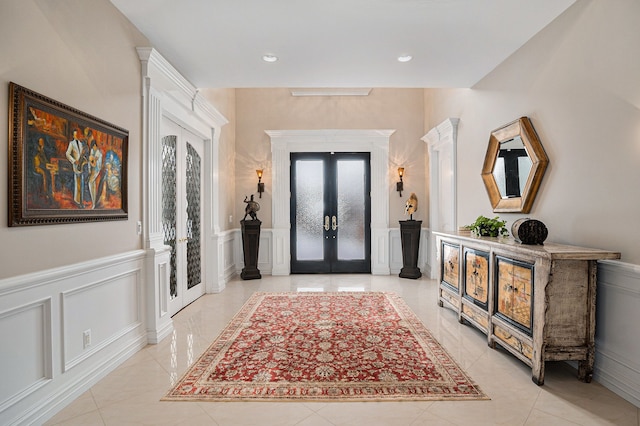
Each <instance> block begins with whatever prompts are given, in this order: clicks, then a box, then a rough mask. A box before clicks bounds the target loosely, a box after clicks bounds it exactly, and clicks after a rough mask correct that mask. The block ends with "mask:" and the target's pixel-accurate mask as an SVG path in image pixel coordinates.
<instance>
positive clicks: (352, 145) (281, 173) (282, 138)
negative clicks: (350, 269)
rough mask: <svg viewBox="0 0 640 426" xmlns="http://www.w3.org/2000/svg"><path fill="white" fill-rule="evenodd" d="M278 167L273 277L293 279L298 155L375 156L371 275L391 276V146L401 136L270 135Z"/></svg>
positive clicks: (387, 133)
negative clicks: (294, 158) (293, 165)
mask: <svg viewBox="0 0 640 426" xmlns="http://www.w3.org/2000/svg"><path fill="white" fill-rule="evenodd" d="M265 132H266V133H267V134H268V135H269V137H270V138H271V153H272V167H273V181H272V185H273V188H272V190H273V196H272V197H273V198H272V222H273V224H272V225H273V229H272V232H273V241H272V250H273V253H272V254H273V269H272V274H273V275H289V273H290V270H291V264H290V257H291V255H290V253H291V251H290V247H291V241H290V229H291V223H290V215H289V213H290V206H289V200H290V198H289V196H290V193H291V182H290V178H291V174H290V172H291V170H290V155H291V153H292V152H314V151H315V152H370V153H371V273H372V274H374V275H388V274H389V252H388V247H389V232H388V228H389V191H388V188H389V141H390V138H391V135H392V134H393V133H394V132H395V130H369V129H367V130H335V129H324V130H266V131H265Z"/></svg>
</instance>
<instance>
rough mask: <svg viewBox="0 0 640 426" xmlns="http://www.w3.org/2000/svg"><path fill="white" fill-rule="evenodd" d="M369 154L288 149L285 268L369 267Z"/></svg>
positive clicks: (321, 270) (344, 270)
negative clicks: (288, 260) (288, 220)
mask: <svg viewBox="0 0 640 426" xmlns="http://www.w3.org/2000/svg"><path fill="white" fill-rule="evenodd" d="M370 170H371V167H370V154H369V153H307V152H305V153H291V273H294V274H295V273H331V272H339V273H347V272H364V273H367V272H371V195H370V194H371V191H370V186H371V183H370V182H371V179H370V174H371V173H370Z"/></svg>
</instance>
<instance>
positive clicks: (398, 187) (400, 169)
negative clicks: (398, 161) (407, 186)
mask: <svg viewBox="0 0 640 426" xmlns="http://www.w3.org/2000/svg"><path fill="white" fill-rule="evenodd" d="M398 176H400V182H397V183H396V191H398V192H399V193H400V196H401V197H402V190H403V189H404V188H403V186H404V184H403V183H402V176H404V167H398Z"/></svg>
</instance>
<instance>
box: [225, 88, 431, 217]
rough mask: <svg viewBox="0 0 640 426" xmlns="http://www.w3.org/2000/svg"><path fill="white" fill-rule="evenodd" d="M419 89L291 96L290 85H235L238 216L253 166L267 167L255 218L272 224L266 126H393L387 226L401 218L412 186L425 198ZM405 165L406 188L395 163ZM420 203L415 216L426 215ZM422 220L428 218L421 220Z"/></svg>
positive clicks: (252, 184) (252, 186) (251, 184)
mask: <svg viewBox="0 0 640 426" xmlns="http://www.w3.org/2000/svg"><path fill="white" fill-rule="evenodd" d="M423 101H424V96H423V90H422V89H373V90H372V91H371V93H370V94H369V96H307V97H293V96H291V93H290V91H289V90H288V89H238V90H237V91H236V102H237V129H236V216H234V217H235V218H236V219H235V221H236V223H237V220H240V219H242V217H243V215H244V203H242V200H244V197H245V195H250V194H252V193H253V194H255V193H256V184H257V177H256V173H255V170H256V169H257V168H263V169H264V170H265V174H264V178H263V182H265V190H266V192H265V193H264V194H263V195H262V199H258V201H259V202H260V208H261V210H260V212H259V213H258V218H259V219H260V220H262V222H263V227H267V228H268V227H270V226H271V223H272V222H271V191H272V182H273V179H274V178H276V179H277V176H276V177H274V176H273V175H272V173H271V170H272V167H271V141H270V138H269V137H268V135H267V134H265V130H294V129H295V130H301V129H304V130H316V129H396V132H395V133H394V134H393V135H392V136H391V142H390V146H389V179H390V182H389V183H390V184H389V188H388V190H389V198H390V205H389V226H390V227H392V228H397V227H398V226H399V225H398V220H404V219H406V217H405V216H404V202H405V200H406V199H407V198H408V196H409V193H410V192H415V193H416V195H417V196H418V199H419V200H422V201H424V199H425V187H426V176H425V170H424V156H425V150H426V145H425V143H424V142H423V141H421V140H420V138H421V137H422V136H424V115H423ZM399 166H402V167H404V168H405V174H406V178H405V186H404V187H405V192H403V194H402V198H400V197H399V195H398V193H397V192H396V191H395V182H396V181H397V180H398V175H397V168H398V167H399ZM427 217H428V215H427V210H425V209H423V208H420V210H419V211H418V213H417V214H415V215H414V219H420V220H425V221H427V220H428V219H427ZM425 226H426V222H425Z"/></svg>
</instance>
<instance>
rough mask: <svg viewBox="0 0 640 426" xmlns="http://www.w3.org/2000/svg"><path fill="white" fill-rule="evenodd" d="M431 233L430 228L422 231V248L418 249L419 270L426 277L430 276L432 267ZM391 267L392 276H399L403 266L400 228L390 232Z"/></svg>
mask: <svg viewBox="0 0 640 426" xmlns="http://www.w3.org/2000/svg"><path fill="white" fill-rule="evenodd" d="M430 235H431V232H429V229H428V228H422V229H421V230H420V247H419V249H418V268H420V272H422V275H423V276H424V277H429V276H430V271H431V266H430V265H429V264H428V262H429V247H430V245H429V237H430ZM389 253H390V259H389V267H390V269H391V274H394V275H395V274H399V273H400V270H401V269H402V266H403V263H404V262H403V260H402V240H401V238H400V228H392V229H390V230H389Z"/></svg>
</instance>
